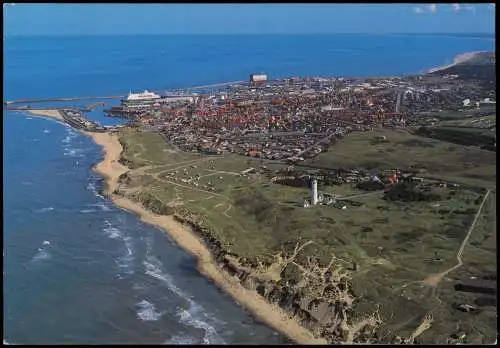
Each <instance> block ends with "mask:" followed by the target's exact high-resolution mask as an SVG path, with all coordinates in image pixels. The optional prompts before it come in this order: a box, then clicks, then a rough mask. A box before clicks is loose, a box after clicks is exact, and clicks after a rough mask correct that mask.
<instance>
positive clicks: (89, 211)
mask: <svg viewBox="0 0 500 348" xmlns="http://www.w3.org/2000/svg"><path fill="white" fill-rule="evenodd" d="M96 211H97V210H95V209H82V210H80V213H83V214H87V213H94V212H96Z"/></svg>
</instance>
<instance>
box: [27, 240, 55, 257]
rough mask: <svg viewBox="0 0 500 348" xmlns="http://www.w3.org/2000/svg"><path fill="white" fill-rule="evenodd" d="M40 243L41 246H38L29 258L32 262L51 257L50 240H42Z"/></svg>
mask: <svg viewBox="0 0 500 348" xmlns="http://www.w3.org/2000/svg"><path fill="white" fill-rule="evenodd" d="M42 245H43V247H41V248H38V252H37V253H36V254H35V256H33V258H32V259H31V261H32V262H40V261H43V260H48V259H50V257H51V254H50V253H49V248H50V242H49V241H48V240H45V241H43V243H42Z"/></svg>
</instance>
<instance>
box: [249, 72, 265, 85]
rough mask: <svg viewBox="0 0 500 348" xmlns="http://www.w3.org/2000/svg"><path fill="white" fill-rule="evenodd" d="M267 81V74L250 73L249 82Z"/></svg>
mask: <svg viewBox="0 0 500 348" xmlns="http://www.w3.org/2000/svg"><path fill="white" fill-rule="evenodd" d="M266 81H267V75H266V74H252V75H250V82H251V83H262V82H266Z"/></svg>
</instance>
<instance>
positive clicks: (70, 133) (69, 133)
mask: <svg viewBox="0 0 500 348" xmlns="http://www.w3.org/2000/svg"><path fill="white" fill-rule="evenodd" d="M66 133H67V135H66V137H65V138H64V139H63V140H62V143H64V144H69V143H70V142H71V140H73V139H74V138H76V136H77V135H78V134H77V133H75V132H74V131H73V130H72V129H71V127H67V128H66Z"/></svg>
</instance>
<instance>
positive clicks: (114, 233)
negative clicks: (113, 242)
mask: <svg viewBox="0 0 500 348" xmlns="http://www.w3.org/2000/svg"><path fill="white" fill-rule="evenodd" d="M104 223H105V224H106V226H107V227H105V228H104V229H103V231H104V233H105V234H106V236H108V237H109V238H111V239H119V238H121V237H122V234H121V231H120V230H119V229H117V228H116V227H113V226H112V225H111V223H110V222H109V221H108V220H105V221H104Z"/></svg>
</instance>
